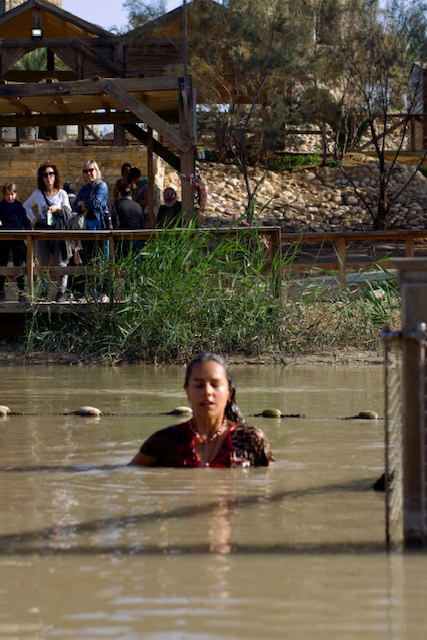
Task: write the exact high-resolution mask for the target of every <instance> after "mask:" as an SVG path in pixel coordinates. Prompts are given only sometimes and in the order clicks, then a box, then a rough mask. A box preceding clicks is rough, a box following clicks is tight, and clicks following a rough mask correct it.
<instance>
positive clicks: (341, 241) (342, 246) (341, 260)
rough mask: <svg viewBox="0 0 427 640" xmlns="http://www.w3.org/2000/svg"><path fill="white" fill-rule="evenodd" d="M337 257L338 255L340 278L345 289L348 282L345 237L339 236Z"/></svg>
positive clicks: (342, 287)
mask: <svg viewBox="0 0 427 640" xmlns="http://www.w3.org/2000/svg"><path fill="white" fill-rule="evenodd" d="M337 254H338V255H337V257H338V280H339V283H340V287H341V289H344V288H345V286H346V284H347V278H346V274H345V261H346V254H345V238H337Z"/></svg>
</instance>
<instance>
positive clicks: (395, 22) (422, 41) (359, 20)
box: [328, 0, 427, 229]
mask: <svg viewBox="0 0 427 640" xmlns="http://www.w3.org/2000/svg"><path fill="white" fill-rule="evenodd" d="M426 26H427V21H426V4H425V3H424V1H423V0H410V1H409V2H408V1H406V0H387V1H386V2H383V3H379V2H377V1H376V0H347V2H345V3H343V12H342V20H341V22H340V24H339V29H337V37H336V41H335V43H334V45H333V46H331V47H329V50H328V53H329V55H331V54H332V55H333V56H334V58H335V59H336V60H339V64H340V66H341V67H342V70H341V72H340V76H339V78H340V80H339V85H336V87H335V90H336V93H335V95H336V96H337V106H339V118H338V122H339V124H340V132H341V136H342V140H341V144H342V147H341V151H342V153H343V154H344V153H345V152H346V150H347V149H348V148H350V147H351V145H352V144H354V142H355V139H356V137H357V135H358V134H359V133H360V131H361V129H362V128H365V129H366V130H367V132H369V135H370V138H371V141H372V144H373V147H374V150H375V154H376V158H377V162H378V168H379V181H378V192H377V196H376V198H374V199H373V200H372V199H371V200H368V199H367V198H365V197H364V195H363V193H362V192H361V191H360V190H359V189H358V188H357V187H356V186H355V185H354V184H353V187H354V188H355V190H356V192H357V195H358V196H359V197H360V198H361V199H362V201H363V202H364V204H365V206H366V207H367V209H368V211H369V212H370V214H371V217H372V221H373V226H374V228H375V229H385V228H387V225H388V219H389V217H390V210H391V207H392V206H393V204H394V202H395V201H396V200H397V198H398V197H399V196H400V195H401V193H402V192H403V191H404V190H405V189H406V188H407V186H408V184H409V182H410V180H411V179H412V178H411V179H410V180H409V181H408V182H407V183H406V184H404V185H402V186H401V188H400V190H399V192H398V193H395V194H394V195H393V196H392V197H391V196H390V178H391V175H392V172H393V169H394V167H395V165H396V162H397V160H398V155H399V153H400V151H401V150H402V148H403V145H404V142H405V138H406V135H407V131H408V125H409V122H410V120H411V117H412V116H413V115H414V113H415V112H416V108H417V106H418V105H417V100H418V97H419V94H420V90H421V83H422V82H423V78H424V69H425V67H426V62H427V60H426V53H427V40H426ZM414 63H418V65H419V68H420V73H419V74H418V77H417V79H416V80H415V82H414V81H413V78H414V75H413V74H411V70H412V68H413V65H414ZM339 86H340V87H341V88H340V89H339ZM423 110H424V109H423ZM397 116H398V118H397ZM396 118H397V119H396ZM399 119H400V121H401V128H400V138H399V142H398V144H397V149H395V152H394V155H393V158H392V160H391V162H389V163H387V162H386V154H387V149H388V140H389V137H390V134H391V132H393V134H394V135H396V131H397V129H396V124H395V123H396V122H397V121H398V120H399ZM336 142H337V144H338V136H337V140H336ZM424 159H425V156H424V157H422V158H420V161H419V164H418V166H417V167H416V168H415V170H414V174H413V175H415V173H416V170H417V169H418V168H419V167H420V166H421V164H422V163H423V161H424ZM347 177H348V179H349V180H350V177H349V176H347ZM350 181H351V180H350Z"/></svg>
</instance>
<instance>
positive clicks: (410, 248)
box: [0, 227, 427, 297]
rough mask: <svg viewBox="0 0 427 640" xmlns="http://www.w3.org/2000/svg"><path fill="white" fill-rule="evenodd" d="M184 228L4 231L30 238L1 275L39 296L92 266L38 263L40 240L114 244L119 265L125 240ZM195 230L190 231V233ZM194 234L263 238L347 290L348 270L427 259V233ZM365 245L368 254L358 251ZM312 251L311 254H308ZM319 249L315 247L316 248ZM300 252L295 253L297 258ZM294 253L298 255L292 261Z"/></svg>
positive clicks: (242, 230) (273, 260)
mask: <svg viewBox="0 0 427 640" xmlns="http://www.w3.org/2000/svg"><path fill="white" fill-rule="evenodd" d="M181 232H182V230H179V229H174V230H170V231H166V232H165V231H164V230H158V229H145V230H141V231H120V230H113V231H40V230H33V231H0V241H1V240H2V239H4V240H18V239H20V240H25V241H26V243H27V264H26V266H22V267H9V266H7V267H0V274H2V275H5V276H6V277H9V278H11V277H16V276H17V275H19V274H24V275H27V279H28V292H29V295H30V296H32V297H33V296H34V280H35V276H37V275H39V274H41V273H46V271H48V272H49V277H50V278H51V279H52V280H53V279H56V278H57V277H59V276H60V275H65V274H67V275H76V274H88V273H90V272H91V269H90V268H89V267H82V266H79V267H71V266H66V267H59V266H53V265H52V266H49V267H40V266H37V265H36V261H35V255H36V250H35V249H36V248H35V244H34V243H35V241H37V240H82V241H85V240H92V241H93V240H104V241H105V240H108V241H109V253H110V260H111V261H112V262H114V261H115V253H116V252H115V247H116V244H117V242H120V241H121V240H148V239H149V238H150V237H152V235H153V234H159V233H181ZM185 232H186V233H188V232H189V230H188V229H186V230H185ZM191 233H193V234H209V235H210V236H212V237H213V238H218V239H220V238H225V237H228V238H229V237H233V236H237V237H244V236H248V235H255V234H257V235H259V236H261V237H262V238H263V239H264V241H265V244H266V246H267V247H268V252H269V262H270V264H276V265H277V264H280V260H282V263H281V264H282V266H283V270H288V271H289V270H290V271H291V272H292V273H301V272H308V271H312V270H313V269H315V270H316V271H328V272H336V273H337V274H338V279H339V282H340V284H341V286H345V284H346V280H347V272H348V271H355V270H360V269H367V268H369V267H370V266H373V265H375V264H376V263H378V262H380V263H381V265H382V267H383V268H390V267H391V266H392V262H391V260H392V258H393V257H397V256H399V257H407V258H410V257H414V256H415V254H416V252H418V253H419V254H421V253H424V257H425V256H426V255H427V242H425V244H424V242H423V241H427V229H426V230H425V231H424V230H422V231H410V230H403V231H366V232H365V231H360V232H337V233H314V232H313V233H300V234H298V233H282V232H281V229H280V227H236V228H222V229H193V230H191ZM385 243H387V244H388V245H389V247H385V248H383V249H382V251H381V253H380V255H376V256H375V255H373V254H375V247H378V246H381V245H384V244H385ZM360 245H365V249H366V251H365V254H363V251H362V252H360V251H359V252H358V251H355V248H357V247H358V246H360ZM307 247H311V249H310V251H305V249H306V248H307ZM313 247H315V248H313ZM292 254H294V255H292ZM291 255H292V257H291ZM280 275H281V270H280V269H277V270H276V271H275V274H274V277H275V279H276V289H277V291H280Z"/></svg>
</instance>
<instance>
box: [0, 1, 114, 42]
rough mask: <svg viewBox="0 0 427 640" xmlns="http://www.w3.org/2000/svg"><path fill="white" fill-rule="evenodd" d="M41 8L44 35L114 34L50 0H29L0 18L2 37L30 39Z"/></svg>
mask: <svg viewBox="0 0 427 640" xmlns="http://www.w3.org/2000/svg"><path fill="white" fill-rule="evenodd" d="M37 12H38V13H39V18H38V20H39V21H40V24H39V26H41V27H42V29H43V37H46V38H114V35H113V34H112V33H111V32H110V31H107V30H106V29H103V28H102V27H100V26H99V25H96V24H93V23H91V22H87V21H86V20H82V19H81V18H78V17H77V16H75V15H73V14H72V13H69V12H68V11H65V10H64V9H61V8H60V7H57V6H55V5H54V4H52V3H51V2H48V1H47V0H27V2H24V3H23V4H20V5H19V6H17V7H15V8H14V9H11V10H10V11H6V12H5V13H4V14H3V15H2V17H1V18H0V38H1V39H2V40H4V39H6V40H10V39H16V38H26V39H27V40H28V39H30V38H31V27H32V26H33V20H34V17H35V16H36V15H37ZM36 19H37V18H36ZM2 46H3V44H2Z"/></svg>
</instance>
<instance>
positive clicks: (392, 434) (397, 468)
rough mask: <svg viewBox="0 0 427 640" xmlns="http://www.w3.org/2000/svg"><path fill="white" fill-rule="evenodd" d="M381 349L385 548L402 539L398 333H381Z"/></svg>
mask: <svg viewBox="0 0 427 640" xmlns="http://www.w3.org/2000/svg"><path fill="white" fill-rule="evenodd" d="M381 337H382V338H383V341H384V350H385V358H384V362H385V375H384V378H385V427H384V431H385V433H384V440H385V477H384V482H385V496H386V500H385V521H386V522H385V524H386V532H385V534H386V545H387V548H391V547H392V546H400V545H401V544H402V541H403V496H402V484H403V471H402V460H403V458H402V425H403V420H402V356H401V339H402V334H401V333H400V332H397V331H389V330H388V328H387V327H386V328H385V329H384V330H383V332H382V333H381Z"/></svg>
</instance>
